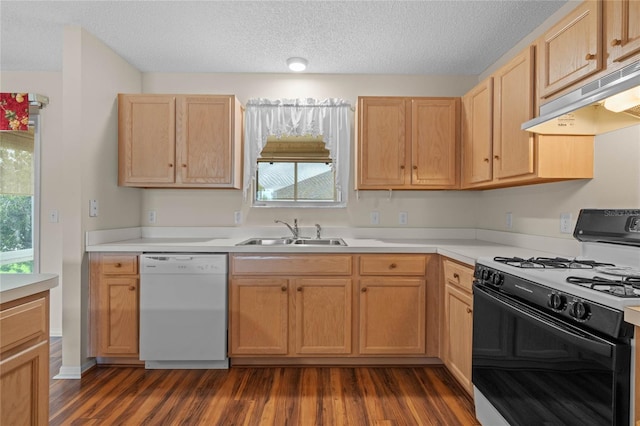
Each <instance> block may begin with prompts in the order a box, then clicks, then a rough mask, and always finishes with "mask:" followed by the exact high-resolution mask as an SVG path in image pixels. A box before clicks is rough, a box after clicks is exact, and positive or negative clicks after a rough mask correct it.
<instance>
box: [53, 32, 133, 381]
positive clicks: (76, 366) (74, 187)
mask: <svg viewBox="0 0 640 426" xmlns="http://www.w3.org/2000/svg"><path fill="white" fill-rule="evenodd" d="M62 75H63V108H64V117H63V120H62V123H63V124H62V129H63V147H62V150H63V155H64V157H63V159H62V161H61V162H60V167H61V168H62V169H63V178H62V182H63V183H62V185H61V186H60V187H59V188H58V190H57V191H56V193H57V196H58V200H59V204H60V205H61V217H62V225H63V238H62V253H63V259H62V271H63V276H64V280H63V282H62V290H63V293H62V294H63V306H64V309H63V315H62V328H63V337H64V338H63V341H62V345H63V346H62V368H61V370H60V373H61V375H62V376H70V377H73V376H78V375H79V374H80V371H81V369H83V368H85V367H86V366H87V355H86V354H87V341H88V339H87V337H88V327H87V320H88V312H87V307H88V283H89V280H88V262H87V254H86V253H85V245H84V237H85V233H86V231H90V230H95V229H105V228H119V227H129V226H137V225H138V224H139V218H140V190H137V189H129V188H119V187H118V186H117V178H116V176H117V164H118V162H117V140H118V139H117V114H116V94H117V93H118V92H122V91H140V90H141V74H140V72H139V71H138V70H136V69H135V68H133V67H132V66H131V65H129V64H128V63H127V62H125V61H124V60H123V59H122V58H120V57H119V56H118V55H116V54H115V53H114V52H113V51H112V50H111V49H110V48H108V47H107V46H106V45H104V44H103V43H102V42H101V41H99V40H98V39H96V38H95V37H93V36H92V35H91V34H89V33H87V32H86V31H84V30H83V29H82V28H80V27H77V26H69V27H66V28H65V30H64V46H63V71H62ZM89 199H96V200H98V202H99V206H100V209H99V215H98V217H94V218H90V217H89Z"/></svg>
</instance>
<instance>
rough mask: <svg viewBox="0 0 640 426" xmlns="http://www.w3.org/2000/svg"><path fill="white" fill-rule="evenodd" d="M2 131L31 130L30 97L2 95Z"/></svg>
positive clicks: (19, 94)
mask: <svg viewBox="0 0 640 426" xmlns="http://www.w3.org/2000/svg"><path fill="white" fill-rule="evenodd" d="M0 112H1V114H0V130H29V95H28V94H27V93H0Z"/></svg>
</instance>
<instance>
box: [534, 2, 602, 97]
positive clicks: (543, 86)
mask: <svg viewBox="0 0 640 426" xmlns="http://www.w3.org/2000/svg"><path fill="white" fill-rule="evenodd" d="M601 11H602V2H601V1H585V2H584V3H582V4H580V5H579V6H578V7H577V8H576V9H574V10H573V11H572V12H571V13H569V14H568V15H567V16H565V17H564V18H563V19H561V20H560V21H559V22H558V23H557V24H555V25H554V26H553V27H551V28H550V29H549V31H547V32H546V33H545V34H544V35H543V36H542V37H541V38H540V39H539V40H538V43H537V51H538V61H539V63H538V85H539V87H538V90H539V96H540V98H541V99H545V98H548V97H549V96H552V95H553V94H554V93H556V92H558V91H560V90H562V89H564V88H566V87H568V86H570V85H572V84H574V83H576V82H578V81H580V80H582V79H584V78H585V77H588V76H590V75H592V74H595V73H597V72H598V71H600V70H602V69H603V66H604V63H605V61H604V60H603V56H604V55H603V50H602V16H601V14H602V12H601Z"/></svg>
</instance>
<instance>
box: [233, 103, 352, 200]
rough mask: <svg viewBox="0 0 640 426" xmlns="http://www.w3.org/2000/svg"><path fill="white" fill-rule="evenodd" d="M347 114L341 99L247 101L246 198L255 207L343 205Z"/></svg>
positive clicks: (346, 174) (348, 135)
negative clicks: (249, 197) (249, 199)
mask: <svg viewBox="0 0 640 426" xmlns="http://www.w3.org/2000/svg"><path fill="white" fill-rule="evenodd" d="M351 115H352V111H351V107H350V105H349V103H347V102H345V101H343V100H342V99H326V100H322V101H320V100H316V99H310V98H308V99H279V100H268V99H251V100H249V102H247V106H246V110H245V157H244V159H245V161H244V164H245V170H244V193H245V198H247V197H248V196H249V194H252V202H253V205H254V206H258V207H345V206H346V203H347V188H348V184H349V153H350V152H349V151H350V149H349V146H350V142H351ZM251 189H253V190H251Z"/></svg>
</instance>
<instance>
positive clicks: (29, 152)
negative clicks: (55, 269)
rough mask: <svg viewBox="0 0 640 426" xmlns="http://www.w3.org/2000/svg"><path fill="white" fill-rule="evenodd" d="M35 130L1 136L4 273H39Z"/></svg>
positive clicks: (0, 259) (0, 255)
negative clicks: (36, 232) (36, 230)
mask: <svg viewBox="0 0 640 426" xmlns="http://www.w3.org/2000/svg"><path fill="white" fill-rule="evenodd" d="M37 148H38V147H37V144H36V137H35V132H34V128H33V127H30V128H29V131H2V132H0V272H2V273H7V272H10V273H11V272H13V273H32V272H37V269H38V268H37V259H36V258H35V253H37V252H36V251H35V250H34V248H35V247H34V246H35V243H36V241H35V240H34V235H36V234H35V232H34V230H35V229H36V227H37V224H36V223H35V222H36V219H37V218H36V217H35V215H34V212H35V211H37V209H36V206H35V204H36V200H37V198H36V189H37V188H36V185H35V182H36V179H35V176H36V164H37V161H36V160H37V151H38V149H37Z"/></svg>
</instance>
